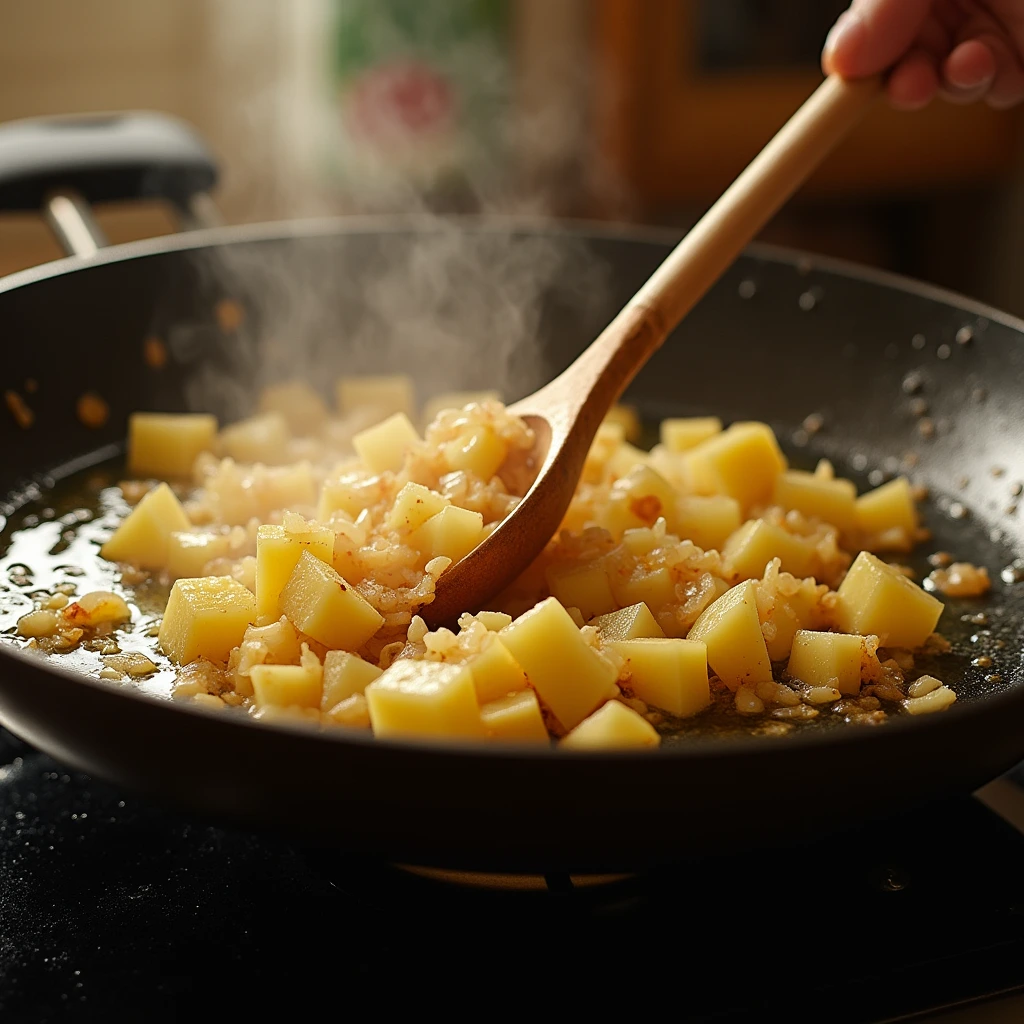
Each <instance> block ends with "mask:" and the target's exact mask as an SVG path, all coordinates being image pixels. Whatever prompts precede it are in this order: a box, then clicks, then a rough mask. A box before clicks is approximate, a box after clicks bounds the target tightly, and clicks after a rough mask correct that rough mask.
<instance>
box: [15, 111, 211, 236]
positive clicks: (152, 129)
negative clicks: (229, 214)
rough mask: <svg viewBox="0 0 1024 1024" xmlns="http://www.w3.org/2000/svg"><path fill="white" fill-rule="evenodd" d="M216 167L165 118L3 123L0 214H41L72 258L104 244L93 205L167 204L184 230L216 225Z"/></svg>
mask: <svg viewBox="0 0 1024 1024" xmlns="http://www.w3.org/2000/svg"><path fill="white" fill-rule="evenodd" d="M216 181H217V163H216V161H215V160H214V158H213V154H212V153H211V152H210V150H209V149H208V147H207V146H206V143H205V142H203V140H202V139H201V138H200V137H199V136H198V135H197V134H196V133H195V132H194V131H193V130H192V129H191V128H190V127H189V126H188V125H186V124H185V123H183V122H182V121H179V120H177V119H176V118H173V117H169V116H168V115H166V114H158V113H149V112H124V113H114V114H81V115H72V116H68V117H38V118H29V119H26V120H23V121H10V122H8V123H7V124H3V125H0V210H41V211H42V212H43V213H44V215H45V216H46V218H47V220H48V221H49V223H50V226H51V227H52V228H53V230H54V232H55V234H56V235H57V238H58V240H59V241H60V243H61V245H62V246H63V247H64V250H65V251H66V252H67V253H68V254H69V255H77V256H82V255H89V254H91V253H93V252H95V251H96V250H97V249H98V248H100V247H101V246H103V245H105V244H106V239H105V238H104V237H103V232H102V231H101V230H100V228H99V226H98V225H97V224H96V222H95V220H94V219H93V217H92V214H91V212H90V209H89V207H90V204H92V203H102V202H114V201H118V200H124V199H166V200H168V201H169V202H170V203H172V204H173V205H174V207H175V208H176V210H177V211H178V215H179V217H180V218H181V220H182V222H183V226H184V227H186V228H191V227H200V226H205V225H208V224H210V223H216V222H217V220H218V218H217V216H216V209H215V207H214V206H213V203H212V201H211V200H210V198H209V195H208V192H209V190H210V189H211V188H212V187H213V186H214V184H215V183H216Z"/></svg>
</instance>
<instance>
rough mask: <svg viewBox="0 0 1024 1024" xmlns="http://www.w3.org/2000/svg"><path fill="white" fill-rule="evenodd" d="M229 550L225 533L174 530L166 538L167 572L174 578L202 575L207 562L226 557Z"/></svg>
mask: <svg viewBox="0 0 1024 1024" xmlns="http://www.w3.org/2000/svg"><path fill="white" fill-rule="evenodd" d="M230 550H231V541H230V539H229V538H228V536H227V534H224V533H209V532H205V531H204V532H203V533H189V532H180V533H179V532H177V531H176V532H174V533H172V534H171V535H170V537H168V539H167V574H168V575H169V576H170V577H171V579H174V580H177V579H181V578H182V577H188V576H202V575H203V568H204V566H205V565H206V564H207V562H211V561H213V559H215V558H226V557H227V555H228V552H229V551H230Z"/></svg>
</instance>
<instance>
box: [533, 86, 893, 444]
mask: <svg viewBox="0 0 1024 1024" xmlns="http://www.w3.org/2000/svg"><path fill="white" fill-rule="evenodd" d="M881 82H882V79H881V78H880V77H875V78H868V79H861V80H858V81H851V82H847V81H844V80H843V79H841V78H837V77H834V76H833V77H829V78H827V79H826V80H825V81H824V82H823V83H822V85H820V86H819V87H818V89H816V90H815V92H814V93H813V94H812V95H811V96H810V98H809V99H808V100H807V101H806V102H805V103H804V105H803V106H802V107H801V108H800V109H799V110H798V111H797V112H796V113H795V114H794V115H793V116H792V117H791V118H790V119H789V121H788V122H787V123H786V124H785V125H784V126H783V128H782V129H781V131H779V133H778V134H777V135H776V136H775V137H774V138H773V139H772V140H771V142H769V143H768V145H767V146H765V148H764V149H763V150H762V151H761V152H760V154H758V156H757V157H756V158H755V159H754V160H753V162H752V163H751V164H750V165H749V166H748V167H747V169H746V170H745V171H743V173H742V174H741V175H740V176H739V177H738V178H737V179H736V180H735V182H733V184H732V185H731V186H730V187H729V188H728V190H727V191H726V192H725V193H724V194H723V195H722V197H721V198H720V199H719V200H718V202H716V203H715V205H714V206H712V207H711V209H710V210H708V212H707V213H706V214H704V216H703V217H702V218H701V219H700V221H698V223H697V224H696V225H695V226H694V227H693V228H692V229H691V231H690V232H689V234H687V236H686V237H685V238H684V239H683V240H682V241H681V242H680V243H679V245H678V246H676V248H675V249H674V250H673V251H672V253H671V254H670V255H669V256H668V258H667V259H666V260H665V262H664V263H662V265H661V266H660V267H659V268H658V269H657V270H656V271H655V272H654V274H653V275H652V276H651V277H650V279H649V280H648V281H647V283H646V284H645V285H644V286H643V287H642V288H641V289H640V290H639V291H638V292H637V293H636V295H635V296H634V297H633V298H632V299H631V300H630V301H629V303H627V305H626V306H625V308H624V309H623V310H622V312H621V313H619V315H618V316H617V317H616V318H615V319H614V320H613V321H612V322H611V323H610V324H609V325H608V327H607V328H605V330H604V331H603V332H602V333H601V336H600V337H599V338H598V339H597V340H596V341H595V342H594V343H593V344H592V345H591V346H590V348H589V349H587V351H586V352H584V353H583V354H582V355H581V356H580V357H579V359H577V361H576V362H575V363H574V364H573V365H572V366H570V367H569V369H567V370H566V371H565V373H564V374H562V376H561V377H559V378H557V379H556V380H555V381H552V383H551V384H549V385H548V387H547V388H545V389H543V390H544V393H546V397H547V398H548V403H547V404H548V405H551V401H550V399H553V398H556V397H558V398H561V399H563V401H564V402H565V405H566V406H567V407H568V408H567V409H566V419H567V420H569V419H572V418H574V417H576V416H579V417H580V418H581V419H584V420H586V421H587V427H592V428H593V429H595V430H596V428H597V423H598V422H600V419H601V417H603V416H604V413H605V411H606V410H607V409H608V407H609V406H610V405H611V404H612V403H613V402H614V401H615V400H616V399H617V398H618V397H619V395H620V394H621V393H622V392H623V391H624V390H625V388H626V386H627V385H628V384H629V382H630V381H631V380H632V379H633V377H634V376H635V375H636V373H637V371H638V370H639V369H640V367H641V366H643V364H644V363H645V362H646V361H647V359H648V358H649V357H650V355H651V353H652V352H654V351H655V350H656V349H657V348H658V347H659V346H660V345H661V343H662V342H663V341H664V340H665V338H666V337H667V336H668V334H669V333H670V332H671V331H672V330H673V329H674V328H675V327H676V326H677V325H678V324H679V322H680V320H682V319H683V317H684V316H686V314H687V313H688V312H689V311H690V310H691V309H692V308H693V307H694V306H695V305H696V304H697V302H698V301H700V299H701V298H702V297H703V296H704V294H705V293H706V292H707V291H708V290H709V289H710V288H711V286H712V285H713V284H714V283H715V282H716V281H717V280H718V278H719V277H721V275H722V274H723V273H724V271H725V270H727V269H728V267H729V266H730V265H731V264H732V262H733V261H734V260H735V259H736V257H737V256H739V254H740V253H741V252H742V251H743V249H744V247H745V246H746V245H747V243H748V242H750V241H751V239H753V237H754V236H755V235H756V234H757V232H758V231H760V229H761V228H762V227H764V225H765V224H766V223H767V222H768V221H769V220H770V219H771V217H772V216H773V215H774V214H775V213H776V212H777V211H778V209H779V208H780V207H781V206H782V204H783V203H784V202H785V201H786V200H787V199H788V198H789V197H790V196H791V195H792V194H793V193H794V192H795V191H796V190H797V189H798V188H799V187H800V185H801V184H802V183H803V182H804V181H805V180H806V179H807V178H808V177H809V176H810V174H811V172H812V171H813V170H814V169H815V167H817V165H818V164H819V163H820V162H821V161H822V160H823V159H824V158H825V156H827V155H828V153H829V152H830V151H831V150H832V148H833V147H834V146H835V145H836V143H838V142H839V141H840V140H841V139H842V138H843V137H844V136H845V135H846V134H847V132H848V131H849V130H850V129H851V128H852V127H853V126H854V125H855V124H856V123H857V122H858V120H860V118H861V117H862V115H863V114H864V113H865V112H866V111H867V109H868V107H869V106H870V104H871V102H872V100H874V99H875V97H876V96H877V95H878V93H879V92H880V88H881ZM584 396H585V397H584ZM591 413H592V415H591ZM591 421H593V422H591ZM556 429H557V425H556ZM591 436H592V435H591Z"/></svg>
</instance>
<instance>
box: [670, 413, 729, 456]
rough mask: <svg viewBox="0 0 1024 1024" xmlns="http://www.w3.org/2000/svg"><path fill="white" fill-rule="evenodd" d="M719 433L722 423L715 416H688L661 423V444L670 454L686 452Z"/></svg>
mask: <svg viewBox="0 0 1024 1024" xmlns="http://www.w3.org/2000/svg"><path fill="white" fill-rule="evenodd" d="M721 432H722V421H721V420H720V419H719V418H718V417H717V416H690V417H687V418H685V419H673V420H662V421H661V443H662V444H663V445H664V446H665V447H666V448H667V449H668V450H669V451H670V452H688V451H689V450H690V449H691V448H696V447H697V445H699V444H700V443H701V442H702V441H707V440H708V438H711V437H714V436H715V435H716V434H720V433H721Z"/></svg>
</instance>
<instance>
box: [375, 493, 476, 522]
mask: <svg viewBox="0 0 1024 1024" xmlns="http://www.w3.org/2000/svg"><path fill="white" fill-rule="evenodd" d="M450 504H451V502H450V501H449V500H448V499H447V498H445V497H443V496H442V495H440V494H438V493H437V491H432V490H430V488H429V487H424V486H423V485H422V484H416V483H408V484H406V485H405V486H404V487H403V488H402V489H401V490H400V491H399V492H398V494H397V495H396V496H395V503H394V505H393V506H392V507H391V511H390V512H389V513H388V518H387V525H388V527H389V528H390V529H392V530H398V532H399V533H411V532H412V531H413V530H415V529H418V528H419V527H420V526H422V525H423V524H424V523H425V522H426V521H427V520H428V519H430V518H431V517H432V516H436V515H437V514H438V513H439V512H442V511H444V509H446V508H447V507H448V506H449V505H450ZM480 524H481V526H482V525H483V518H482V517H481V520H480Z"/></svg>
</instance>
